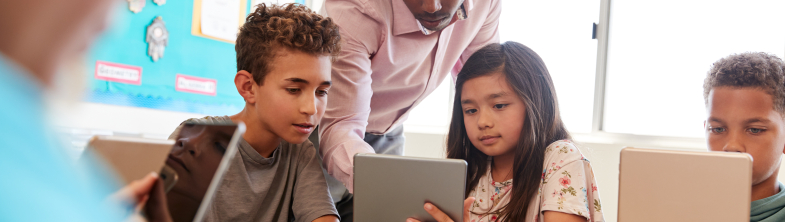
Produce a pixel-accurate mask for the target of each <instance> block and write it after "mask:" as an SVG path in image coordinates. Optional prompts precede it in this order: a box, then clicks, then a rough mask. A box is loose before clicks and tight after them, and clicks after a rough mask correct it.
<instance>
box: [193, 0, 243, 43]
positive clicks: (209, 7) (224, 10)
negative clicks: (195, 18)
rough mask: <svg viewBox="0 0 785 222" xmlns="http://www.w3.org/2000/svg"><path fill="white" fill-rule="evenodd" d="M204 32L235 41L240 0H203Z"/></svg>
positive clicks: (202, 23) (202, 20) (202, 19)
mask: <svg viewBox="0 0 785 222" xmlns="http://www.w3.org/2000/svg"><path fill="white" fill-rule="evenodd" d="M201 1H202V5H201V31H202V34H204V35H207V36H211V37H215V38H219V39H223V40H227V41H232V42H234V41H235V40H236V39H237V32H238V31H239V30H238V23H237V18H238V17H240V11H239V10H238V8H240V6H241V1H240V0H201Z"/></svg>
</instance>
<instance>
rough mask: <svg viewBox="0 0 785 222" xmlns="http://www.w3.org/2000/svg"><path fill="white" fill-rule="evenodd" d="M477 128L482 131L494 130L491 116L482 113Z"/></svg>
mask: <svg viewBox="0 0 785 222" xmlns="http://www.w3.org/2000/svg"><path fill="white" fill-rule="evenodd" d="M486 113H487V112H486ZM477 126H478V127H480V129H485V128H493V118H491V116H490V115H489V114H485V113H480V118H479V119H477Z"/></svg>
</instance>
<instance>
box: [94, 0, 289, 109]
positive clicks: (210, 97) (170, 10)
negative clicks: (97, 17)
mask: <svg viewBox="0 0 785 222" xmlns="http://www.w3.org/2000/svg"><path fill="white" fill-rule="evenodd" d="M143 1H145V0H143ZM146 1H147V2H146V4H145V6H144V7H143V8H142V10H141V11H139V12H138V13H134V12H132V11H130V10H129V8H128V4H127V3H126V1H122V4H119V5H118V8H117V9H116V12H115V13H114V14H115V16H114V19H113V21H112V23H111V24H110V26H109V27H107V30H105V32H104V33H103V34H102V35H101V36H100V37H99V38H98V39H97V40H96V43H95V44H94V45H93V46H92V48H91V51H90V53H89V56H88V59H87V61H86V66H87V67H88V69H87V70H90V72H88V73H87V76H88V77H87V78H88V79H89V87H90V90H89V93H88V95H87V97H86V98H85V100H86V101H88V102H95V103H104V104H112V105H121V106H134V107H145V108H152V109H161V110H170V111H179V112H190V113H199V114H204V115H231V114H235V113H237V112H239V111H240V110H242V108H243V106H244V105H245V102H244V101H243V99H242V97H240V96H239V95H238V94H237V90H236V88H235V86H234V76H235V74H236V73H237V64H236V57H235V50H234V46H235V45H234V44H233V43H232V41H221V40H217V39H214V38H209V37H205V36H201V35H195V34H194V33H192V26H193V25H194V23H193V16H194V14H193V13H194V11H195V10H194V9H195V8H194V7H195V0H168V1H166V3H165V4H163V5H157V4H156V3H153V1H152V0H146ZM196 1H200V0H196ZM242 2H243V4H242V6H241V7H244V11H245V13H244V14H243V16H244V15H247V13H249V10H250V8H251V4H252V2H256V1H250V0H248V1H246V0H242ZM296 2H298V3H301V4H302V3H304V0H298V1H296ZM196 3H198V2H196ZM238 10H241V9H238ZM157 17H160V18H161V19H162V20H163V22H164V23H165V26H166V30H167V31H168V43H167V45H166V47H165V49H164V54H163V57H161V58H160V59H158V61H155V62H154V61H153V59H152V58H151V56H149V55H148V43H147V42H146V34H147V27H148V25H150V24H151V23H152V22H153V20H154V19H155V18H157ZM238 19H239V18H238ZM105 67H120V68H121V69H122V68H125V70H131V72H134V75H133V76H134V78H136V77H138V78H137V79H134V78H131V79H130V80H129V79H120V80H118V79H112V78H102V76H99V75H98V74H97V73H99V70H103V69H104V68H105ZM137 73H138V75H137ZM182 78H186V80H189V81H195V82H197V83H198V82H202V83H208V84H210V85H211V87H212V88H210V90H208V91H206V92H205V91H201V92H200V91H194V90H188V89H183V88H182V87H181V85H180V84H178V83H177V81H180V80H182Z"/></svg>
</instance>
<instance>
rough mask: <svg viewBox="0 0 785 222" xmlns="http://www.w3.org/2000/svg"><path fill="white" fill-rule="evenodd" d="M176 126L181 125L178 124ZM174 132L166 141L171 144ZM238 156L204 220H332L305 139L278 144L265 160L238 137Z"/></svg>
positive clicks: (221, 119) (332, 211)
mask: <svg viewBox="0 0 785 222" xmlns="http://www.w3.org/2000/svg"><path fill="white" fill-rule="evenodd" d="M188 121H195V122H204V123H228V122H231V119H229V117H228V116H207V117H204V118H199V119H190V120H188ZM180 126H182V125H180ZM179 131H180V127H178V128H177V129H176V130H175V131H174V132H173V133H172V135H171V136H169V138H171V139H174V138H176V137H177V134H178V133H179ZM238 149H239V156H237V157H235V158H234V160H233V161H232V163H231V165H230V166H229V169H228V171H227V172H226V175H224V179H223V181H222V183H221V185H220V187H219V188H218V190H217V192H216V194H215V197H214V200H213V203H212V207H211V209H210V210H209V211H208V212H207V215H206V216H207V221H265V222H267V221H274V222H288V221H297V222H310V221H313V220H315V219H316V218H319V217H322V216H325V215H336V217H337V215H338V211H336V210H335V205H334V204H333V201H332V198H331V197H330V191H329V190H328V188H327V182H326V181H325V179H324V174H323V173H322V167H321V165H320V163H319V157H318V156H317V155H318V153H317V152H316V149H315V148H314V146H313V144H312V143H311V142H310V141H308V140H306V141H305V142H304V143H301V144H290V143H287V142H286V141H283V140H282V141H281V144H280V145H278V148H276V149H275V151H273V154H272V155H271V157H270V158H265V157H263V156H262V155H261V154H259V153H258V152H256V150H254V148H253V147H251V145H250V144H248V142H246V141H245V139H243V138H240V143H239V147H238Z"/></svg>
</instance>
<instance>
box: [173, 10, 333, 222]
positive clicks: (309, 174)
mask: <svg viewBox="0 0 785 222" xmlns="http://www.w3.org/2000/svg"><path fill="white" fill-rule="evenodd" d="M339 41H340V35H339V33H338V27H337V26H336V25H335V23H333V21H332V20H331V19H330V18H326V17H323V16H320V15H318V14H316V13H314V12H313V11H311V10H310V9H308V8H306V7H305V6H302V5H299V4H286V5H282V6H281V5H265V4H260V5H259V7H257V9H256V10H255V11H254V12H252V13H251V14H250V15H248V17H247V18H246V21H245V24H244V25H243V26H242V27H241V28H240V34H239V35H238V36H237V45H236V46H235V50H236V51H237V74H236V75H235V77H234V83H235V86H236V87H237V92H238V93H239V94H240V95H241V96H242V97H243V99H244V100H245V108H244V109H243V110H242V111H241V112H240V113H237V114H235V115H232V116H207V117H204V118H199V119H191V120H188V121H194V122H205V123H221V122H235V123H236V122H244V123H245V124H246V126H247V130H246V132H245V134H244V135H243V137H242V139H241V140H240V143H239V156H237V157H236V158H234V161H233V162H232V163H231V165H230V167H229V170H228V172H227V173H226V175H225V179H224V181H223V182H222V183H221V186H220V187H219V188H218V191H217V194H216V196H215V199H214V203H213V206H214V207H213V208H212V209H211V210H210V211H211V212H208V213H207V215H208V216H207V217H208V220H209V221H278V222H288V221H309V222H310V221H338V216H337V215H338V212H337V211H336V210H335V206H334V205H333V202H332V199H331V198H330V193H329V191H328V188H327V183H326V182H325V179H324V174H323V173H322V168H321V165H320V163H319V157H318V153H317V152H316V149H315V148H314V146H313V144H312V143H311V142H310V141H309V140H308V136H309V135H310V134H311V133H312V132H313V130H314V127H315V126H316V125H317V124H319V121H320V120H321V118H322V115H323V114H324V111H325V106H326V104H327V92H328V90H329V89H330V85H331V79H330V69H331V66H332V58H333V57H334V56H335V55H337V53H338V52H339V50H340V45H339V44H338V43H339ZM182 127H183V125H182V124H181V125H180V126H179V127H178V129H177V130H175V132H174V133H172V135H171V136H170V138H174V137H176V136H177V135H178V134H179V133H178V132H179V131H180V129H181V128H182ZM177 142H178V143H180V142H181V141H177ZM185 142H188V141H185ZM184 155H199V152H184Z"/></svg>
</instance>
